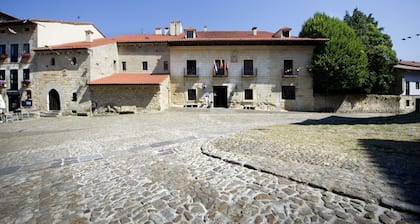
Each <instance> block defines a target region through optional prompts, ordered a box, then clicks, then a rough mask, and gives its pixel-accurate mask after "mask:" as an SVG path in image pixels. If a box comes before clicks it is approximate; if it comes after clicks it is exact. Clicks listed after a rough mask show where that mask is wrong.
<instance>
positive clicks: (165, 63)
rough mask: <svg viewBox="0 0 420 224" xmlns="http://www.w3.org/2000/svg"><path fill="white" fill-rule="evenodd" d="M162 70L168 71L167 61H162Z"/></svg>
mask: <svg viewBox="0 0 420 224" xmlns="http://www.w3.org/2000/svg"><path fill="white" fill-rule="evenodd" d="M163 71H169V61H163Z"/></svg>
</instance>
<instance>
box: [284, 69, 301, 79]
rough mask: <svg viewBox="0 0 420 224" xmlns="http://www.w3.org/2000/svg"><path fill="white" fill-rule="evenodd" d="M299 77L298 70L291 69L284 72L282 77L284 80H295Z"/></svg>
mask: <svg viewBox="0 0 420 224" xmlns="http://www.w3.org/2000/svg"><path fill="white" fill-rule="evenodd" d="M298 75H299V68H297V69H296V70H294V69H293V68H288V69H285V70H284V73H283V77H284V78H297V77H298Z"/></svg>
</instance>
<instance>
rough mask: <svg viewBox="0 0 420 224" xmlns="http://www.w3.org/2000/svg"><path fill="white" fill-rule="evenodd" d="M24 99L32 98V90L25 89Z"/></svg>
mask: <svg viewBox="0 0 420 224" xmlns="http://www.w3.org/2000/svg"><path fill="white" fill-rule="evenodd" d="M26 99H32V91H31V90H26Z"/></svg>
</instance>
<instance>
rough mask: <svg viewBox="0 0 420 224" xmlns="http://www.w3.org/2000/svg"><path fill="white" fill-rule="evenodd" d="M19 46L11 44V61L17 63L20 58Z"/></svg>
mask: <svg viewBox="0 0 420 224" xmlns="http://www.w3.org/2000/svg"><path fill="white" fill-rule="evenodd" d="M18 51H19V45H18V44H11V45H10V61H11V62H17V61H18V58H19V54H18Z"/></svg>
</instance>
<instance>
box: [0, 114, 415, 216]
mask: <svg viewBox="0 0 420 224" xmlns="http://www.w3.org/2000/svg"><path fill="white" fill-rule="evenodd" d="M329 116H331V114H322V113H301V112H300V113H294V112H287V113H286V112H276V113H270V112H254V111H252V112H251V111H249V112H244V111H239V110H225V109H221V110H216V109H211V110H206V111H200V112H198V111H197V110H178V109H170V110H168V111H166V112H159V113H141V114H134V115H115V116H94V117H57V118H39V119H29V120H24V121H17V122H13V123H7V124H0V141H1V145H0V148H1V150H0V151H1V156H0V223H415V222H419V219H418V216H415V215H413V214H410V213H405V212H400V211H397V210H394V209H392V208H387V207H383V206H381V205H380V204H378V203H376V202H373V201H369V200H362V199H358V198H355V197H351V196H346V195H344V194H340V192H335V191H330V190H328V189H327V190H326V189H322V188H319V187H314V186H312V185H311V184H310V183H301V182H296V181H293V180H292V179H293V178H287V179H286V178H283V177H280V176H279V175H275V174H270V173H268V172H261V171H259V170H255V169H252V167H247V166H243V165H240V164H236V163H235V162H234V161H226V160H229V158H224V159H223V160H222V159H219V158H217V156H213V157H212V156H209V155H206V154H203V153H202V150H203V146H204V145H206V144H207V143H208V142H209V141H211V140H213V139H215V138H218V137H224V136H230V135H231V134H236V133H239V132H241V131H245V130H249V129H254V128H261V127H265V126H268V125H276V124H289V123H297V122H303V121H305V120H307V119H323V118H326V117H329ZM346 116H352V117H354V116H356V117H369V116H374V115H371V114H370V115H366V114H350V115H346ZM215 157H216V158H215ZM266 159H267V161H270V160H271V158H270V157H267V158H266ZM270 162H273V161H270ZM274 162H275V161H274ZM290 169H294V167H291V168H290ZM307 172H313V173H316V172H317V171H316V170H307Z"/></svg>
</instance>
